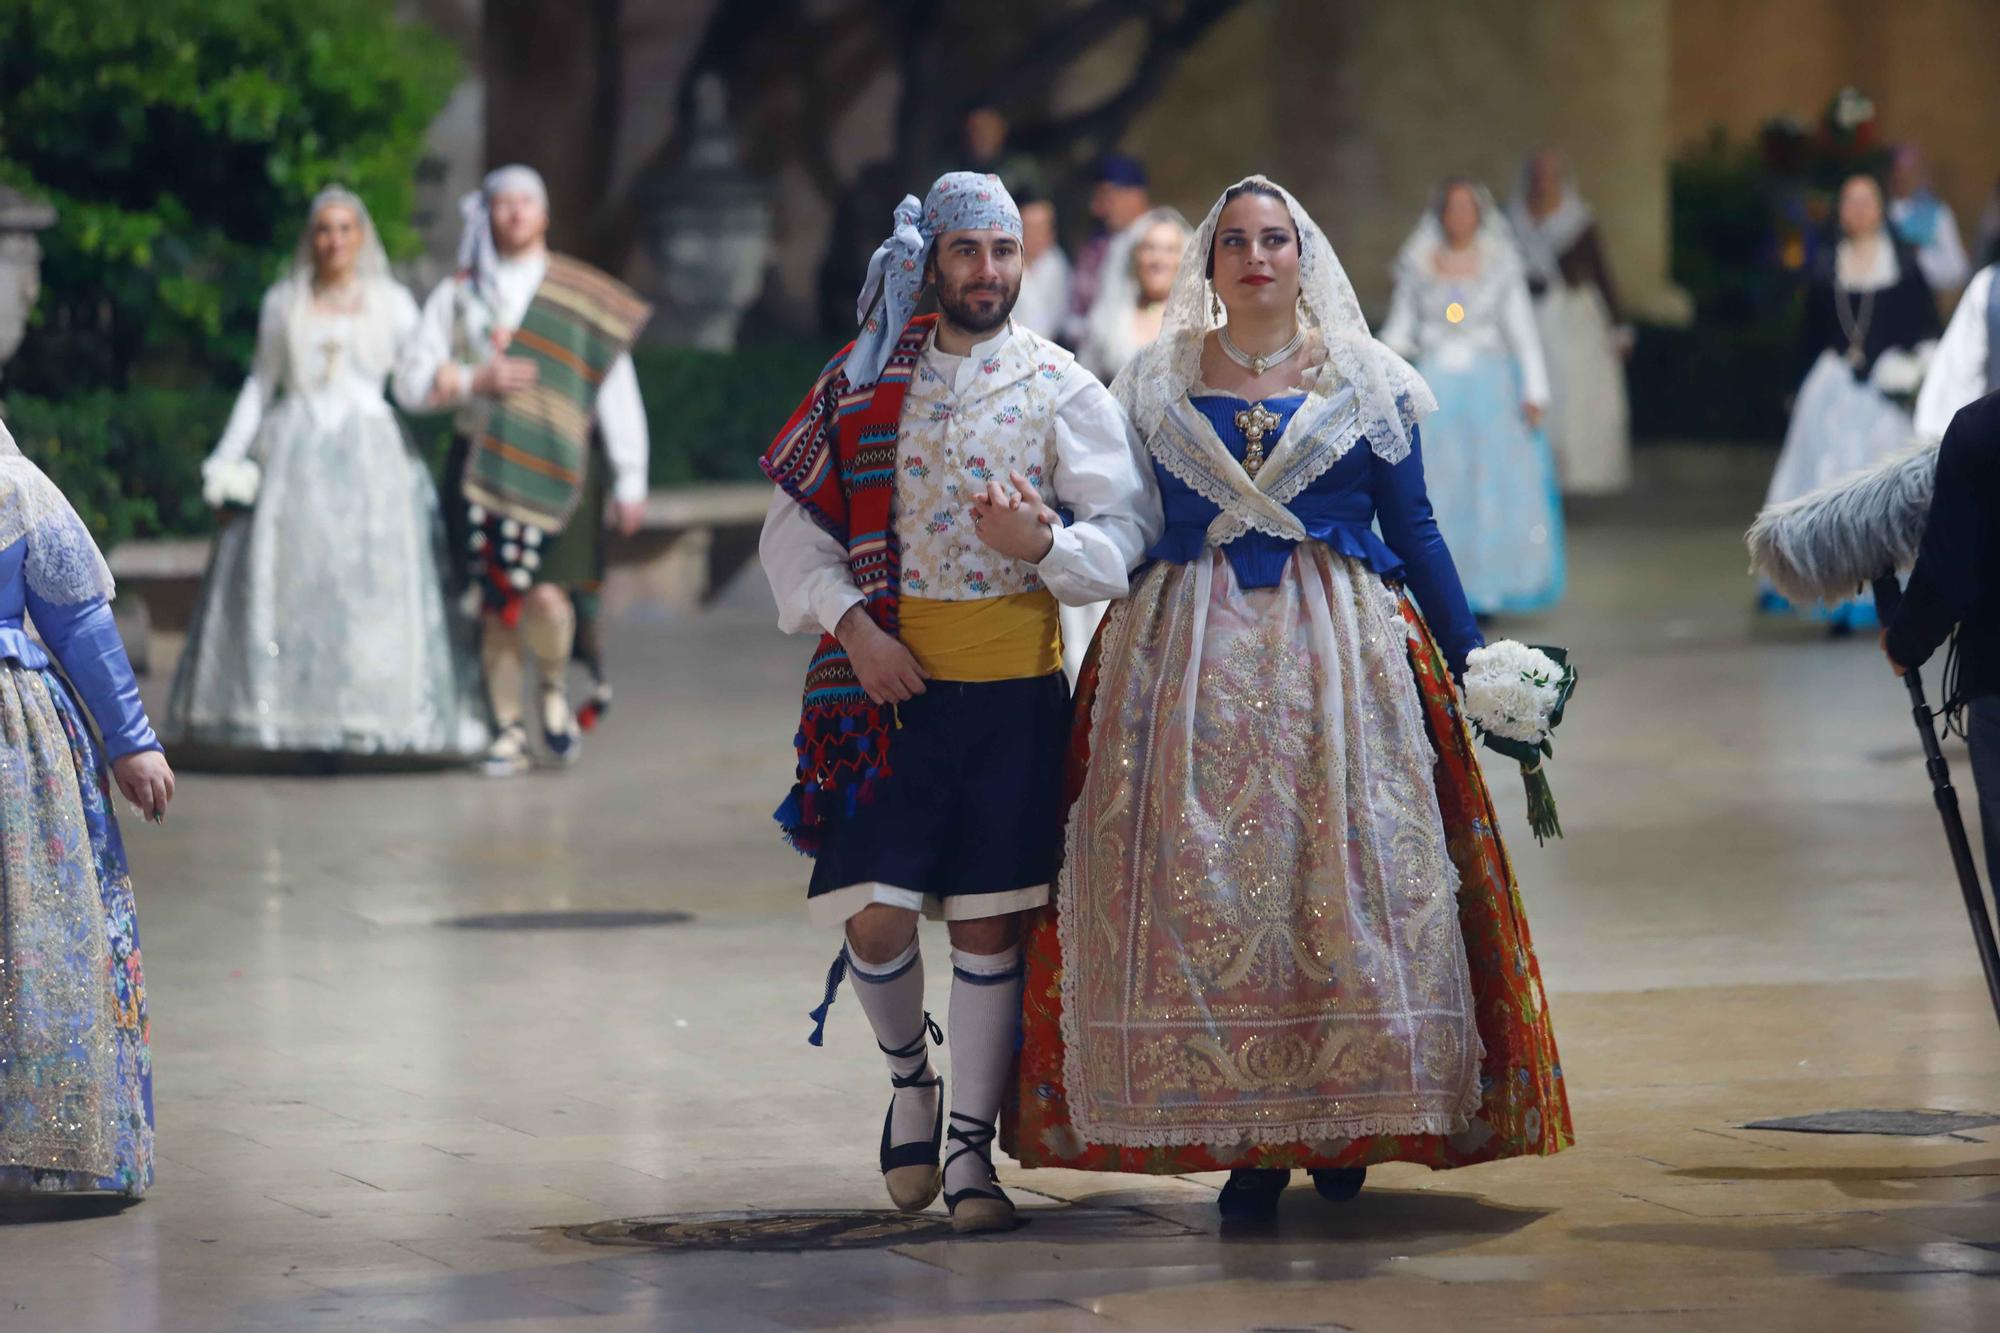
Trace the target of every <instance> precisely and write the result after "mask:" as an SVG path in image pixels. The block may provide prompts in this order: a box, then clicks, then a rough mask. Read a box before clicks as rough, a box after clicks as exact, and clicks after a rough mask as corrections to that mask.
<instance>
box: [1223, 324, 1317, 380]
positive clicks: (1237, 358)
mask: <svg viewBox="0 0 2000 1333" xmlns="http://www.w3.org/2000/svg"><path fill="white" fill-rule="evenodd" d="M1215 336H1216V341H1218V342H1219V343H1221V344H1222V354H1223V355H1224V356H1226V357H1228V358H1229V359H1230V360H1231V361H1234V362H1235V363H1236V364H1237V365H1239V366H1241V367H1243V368H1244V369H1245V370H1247V371H1249V372H1250V373H1251V374H1252V375H1262V374H1263V373H1264V372H1265V371H1267V370H1269V369H1270V368H1271V367H1272V366H1281V365H1283V364H1284V363H1285V362H1287V361H1289V360H1291V359H1292V358H1293V357H1295V356H1297V355H1298V353H1299V349H1300V348H1301V347H1304V346H1305V345H1306V331H1305V329H1304V328H1300V329H1298V330H1297V331H1295V332H1294V333H1293V334H1292V340H1291V341H1290V342H1288V343H1286V344H1285V345H1284V346H1283V347H1280V348H1279V349H1278V350H1277V351H1275V352H1268V353H1265V354H1264V355H1262V356H1252V355H1251V354H1250V353H1248V352H1246V351H1244V350H1243V349H1242V348H1241V347H1238V346H1237V345H1236V343H1235V340H1234V339H1232V338H1231V337H1230V336H1229V330H1228V329H1227V328H1226V327H1225V328H1220V329H1217V330H1216V331H1215Z"/></svg>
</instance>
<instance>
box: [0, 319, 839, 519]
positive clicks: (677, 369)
mask: <svg viewBox="0 0 2000 1333" xmlns="http://www.w3.org/2000/svg"><path fill="white" fill-rule="evenodd" d="M825 362H826V349H825V348H823V347H820V346H816V345H802V344H797V343H767V344H762V345H759V346H754V347H748V348H745V349H743V350H741V351H737V352H699V351H695V350H693V349H691V348H655V347H644V348H640V349H639V350H638V352H637V353H635V355H634V366H635V368H636V369H637V370H638V372H639V392H640V395H641V396H642V397H643V398H644V400H645V403H646V416H647V420H648V423H649V425H650V426H651V428H652V437H653V463H652V469H651V472H652V483H653V485H654V486H655V487H656V488H658V487H668V486H685V485H689V484H699V483H701V482H708V481H757V480H760V479H761V478H762V477H763V474H762V473H761V472H759V471H758V470H757V459H758V457H759V455H761V454H762V453H763V452H764V448H765V446H766V445H768V444H769V443H770V442H771V437H772V436H773V435H775V434H777V433H778V428H779V427H780V426H782V425H784V424H785V419H786V418H787V417H789V416H790V415H791V413H792V409H793V408H794V407H796V406H797V405H798V401H799V399H800V398H801V397H803V396H804V395H805V392H806V390H807V389H808V388H810V387H811V385H812V382H813V380H814V378H816V377H817V376H818V374H819V372H820V368H821V367H822V366H823V365H824V364H825ZM232 401H233V396H232V394H231V393H230V391H228V390H224V389H181V388H159V387H140V388H133V389H128V390H125V391H123V392H119V391H116V390H111V389H93V390H90V391H87V392H84V393H78V394H71V395H69V396H67V397H65V398H62V399H48V398H42V397H37V396H34V395H31V394H26V393H14V394H11V395H10V396H9V397H8V398H7V399H6V400H5V402H4V403H0V418H4V419H5V420H6V422H7V426H8V429H9V430H11V431H12V432H13V434H14V435H15V437H16V438H17V439H18V440H19V441H20V443H21V448H22V450H23V451H24V452H25V453H26V454H27V455H28V457H30V458H32V459H34V460H35V461H36V462H37V463H39V464H40V465H41V467H42V469H43V470H44V471H45V472H47V473H48V474H49V476H50V477H51V478H52V479H53V480H54V481H55V483H56V485H58V486H60V487H61V488H62V491H63V494H65V495H67V496H68V497H69V498H70V502H71V503H72V504H74V505H75V506H76V508H77V511H78V512H79V513H80V514H82V515H83V519H84V522H86V523H87V524H89V525H90V530H91V532H92V534H93V535H94V536H96V538H97V540H98V543H99V544H100V545H101V546H103V547H104V548H105V549H106V550H109V549H111V548H112V547H113V546H116V545H117V544H118V543H119V542H123V541H130V540H133V539H135V538H146V537H188V536H200V535H202V534H204V533H207V532H210V531H212V530H213V529H214V526H215V522H214V518H213V516H212V515H211V514H210V513H209V510H208V508H207V506H206V505H204V504H203V503H202V499H201V461H202V459H204V458H206V457H207V456H208V451H209V450H210V449H212V448H214V446H215V442H216V441H217V440H218V439H220V438H221V437H222V428H223V426H224V424H225V423H226V422H227V421H228V420H229V408H230V404H231V402H232ZM404 424H405V425H406V426H407V427H408V428H409V432H410V437H411V440H412V441H413V442H414V444H415V446H416V449H417V451H418V453H419V455H420V456H421V457H423V458H424V459H425V460H426V461H428V462H429V463H430V465H431V469H432V473H433V475H437V474H439V473H441V472H442V471H443V468H444V459H445V453H446V451H447V450H448V449H449V448H450V445H451V429H452V425H451V417H450V415H449V414H440V415H436V416H425V417H415V418H406V419H405V423H404Z"/></svg>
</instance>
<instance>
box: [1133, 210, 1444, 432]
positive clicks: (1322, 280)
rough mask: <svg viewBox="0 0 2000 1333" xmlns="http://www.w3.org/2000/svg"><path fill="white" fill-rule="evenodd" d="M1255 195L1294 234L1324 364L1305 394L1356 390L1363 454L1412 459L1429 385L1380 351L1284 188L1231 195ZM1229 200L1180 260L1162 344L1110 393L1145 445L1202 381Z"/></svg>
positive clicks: (1312, 227)
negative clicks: (1284, 213)
mask: <svg viewBox="0 0 2000 1333" xmlns="http://www.w3.org/2000/svg"><path fill="white" fill-rule="evenodd" d="M1244 186H1256V187H1259V188H1260V189H1266V190H1270V191H1272V192H1273V193H1275V194H1276V195H1277V196H1278V198H1279V199H1281V200H1283V201H1284V204H1285V208H1286V209H1287V210H1288V211H1289V212H1290V213H1291V216H1292V225H1293V226H1294V228H1296V229H1297V231H1298V235H1299V295H1300V299H1301V300H1302V302H1303V303H1304V305H1305V315H1304V318H1305V321H1306V323H1307V326H1308V327H1310V328H1312V329H1314V330H1316V331H1317V332H1318V334H1319V338H1320V341H1321V342H1322V343H1323V344H1324V345H1325V347H1326V356H1327V361H1326V364H1327V365H1328V366H1329V367H1331V368H1332V369H1333V370H1334V371H1335V372H1336V373H1335V374H1327V373H1325V372H1324V371H1322V372H1321V374H1320V376H1319V379H1318V382H1317V383H1316V384H1315V385H1314V387H1313V390H1312V392H1313V393H1314V394H1315V395H1318V396H1324V397H1331V396H1332V395H1333V394H1335V393H1337V392H1338V391H1339V390H1340V388H1341V387H1342V386H1343V385H1353V386H1354V390H1355V395H1356V400H1357V403H1358V405H1359V408H1360V412H1361V420H1362V428H1363V429H1364V430H1365V432H1366V433H1367V436H1368V445H1369V448H1370V449H1372V450H1373V451H1374V452H1375V454H1376V455H1377V456H1378V457H1380V458H1381V459H1383V461H1385V462H1389V463H1399V462H1401V461H1402V460H1403V459H1404V458H1406V457H1408V455H1409V453H1410V427H1412V426H1414V425H1415V424H1416V423H1417V422H1418V421H1419V420H1421V419H1422V418H1423V417H1425V416H1426V415H1428V414H1429V413H1431V412H1434V411H1436V410H1437V399H1436V398H1434V397H1432V396H1431V391H1430V386H1429V385H1427V384H1425V383H1424V380H1423V377H1422V376H1421V375H1419V374H1417V372H1416V371H1415V370H1413V369H1412V368H1411V367H1410V364H1409V362H1407V361H1405V360H1403V358H1402V357H1400V356H1398V355H1396V354H1395V353H1394V352H1392V351H1390V350H1389V348H1388V347H1387V346H1386V345H1385V344H1383V343H1380V342H1377V341H1376V339H1375V336H1374V335H1373V334H1371V333H1370V332H1369V331H1368V321H1367V319H1366V318H1365V317H1364V316H1363V315H1362V313H1361V302H1360V301H1359V300H1358V299H1356V297H1355V295H1354V284H1353V283H1351V282H1349V281H1348V280H1347V270H1346V269H1344V268H1342V267H1341V265H1340V260H1339V258H1338V257H1337V256H1336V255H1335V254H1334V253H1333V246H1332V245H1331V244H1329V243H1328V241H1327V239H1326V233H1324V232H1322V231H1321V230H1320V229H1319V227H1318V226H1317V225H1316V224H1315V223H1314V222H1313V220H1312V218H1311V217H1310V216H1309V215H1308V214H1307V213H1306V211H1305V209H1303V208H1301V207H1300V206H1299V201H1298V200H1296V199H1294V198H1293V197H1292V196H1291V194H1290V193H1289V192H1288V191H1286V189H1285V188H1284V187H1283V186H1281V185H1278V184H1276V183H1274V182H1272V181H1270V180H1267V179H1266V178H1264V177H1262V176H1247V177H1245V178H1244V179H1243V180H1241V181H1238V182H1237V183H1236V185H1235V186H1232V187H1231V189H1240V188H1242V187H1244ZM1228 197H1229V195H1228V192H1224V194H1223V195H1222V196H1221V197H1220V198H1218V199H1217V200H1216V201H1215V206H1214V207H1213V208H1211V209H1209V210H1208V216H1207V217H1205V218H1203V219H1202V223H1201V226H1200V227H1199V228H1197V229H1196V231H1195V234H1194V239H1193V240H1192V241H1190V242H1189V243H1188V248H1187V251H1186V253H1185V254H1183V255H1182V256H1181V267H1180V272H1179V273H1178V274H1176V275H1175V277H1174V290H1173V294H1172V295H1171V296H1169V297H1168V298H1167V311H1166V317H1165V319H1164V321H1163V322H1162V323H1161V325H1160V336H1159V339H1158V340H1157V341H1155V342H1153V343H1152V344H1150V345H1149V346H1147V347H1146V348H1145V349H1144V350H1143V351H1141V352H1140V353H1139V355H1138V356H1137V357H1135V358H1133V360H1132V363H1131V364H1130V365H1128V366H1127V367H1126V368H1125V370H1124V371H1123V372H1122V373H1121V374H1120V375H1119V376H1118V379H1117V381H1116V382H1115V383H1114V384H1113V385H1112V393H1113V394H1114V395H1116V397H1117V398H1118V401H1119V402H1120V403H1121V404H1123V405H1124V407H1125V410H1126V411H1127V412H1128V413H1129V414H1130V415H1131V417H1132V424H1133V425H1134V426H1136V427H1137V428H1138V431H1139V436H1140V438H1141V439H1148V438H1150V437H1151V436H1152V435H1153V433H1154V432H1155V431H1156V430H1157V429H1158V428H1159V425H1160V422H1161V420H1162V419H1163V418H1164V417H1165V416H1166V413H1167V411H1168V409H1169V408H1171V407H1172V406H1173V405H1174V404H1175V403H1177V402H1179V401H1180V400H1181V399H1182V398H1183V397H1185V396H1186V395H1187V392H1188V390H1189V389H1191V388H1193V387H1194V385H1195V384H1196V382H1197V381H1199V380H1200V378H1201V350H1202V343H1203V341H1204V340H1205V339H1206V338H1207V337H1208V334H1209V332H1210V330H1212V329H1214V328H1215V327H1217V323H1218V321H1217V320H1216V319H1215V318H1214V317H1213V315H1212V314H1211V311H1210V306H1209V291H1210V288H1209V282H1208V257H1209V255H1210V253H1211V252H1212V251H1213V249H1214V247H1215V228H1216V219H1218V218H1219V217H1221V215H1222V206H1223V203H1224V202H1225V201H1226V200H1227V199H1228Z"/></svg>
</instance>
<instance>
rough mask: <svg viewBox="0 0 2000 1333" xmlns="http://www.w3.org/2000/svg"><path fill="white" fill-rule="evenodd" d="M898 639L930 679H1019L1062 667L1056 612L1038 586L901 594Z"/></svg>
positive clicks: (1058, 624)
mask: <svg viewBox="0 0 2000 1333" xmlns="http://www.w3.org/2000/svg"><path fill="white" fill-rule="evenodd" d="M900 605H901V614H902V638H903V645H904V646H905V647H906V648H908V649H909V650H910V652H911V654H912V655H914V656H915V657H916V659H917V664H918V665H919V666H921V667H923V669H924V670H925V671H926V672H928V673H929V674H930V676H931V677H932V678H933V679H935V680H962V681H990V680H1023V679H1026V678H1029V677H1033V676H1046V675H1048V674H1049V673H1050V672H1054V671H1060V670H1062V618H1061V617H1060V616H1059V615H1058V614H1057V610H1056V599H1055V597H1054V596H1052V595H1051V594H1050V593H1049V591H1048V590H1047V589H1046V588H1044V589H1040V590H1038V591H1035V592H1022V593H1015V594H1014V595H1013V596H1011V597H981V598H979V599H977V600H975V601H970V602H940V601H935V600H933V599H931V598H928V597H904V598H903V599H902V600H901V603H900Z"/></svg>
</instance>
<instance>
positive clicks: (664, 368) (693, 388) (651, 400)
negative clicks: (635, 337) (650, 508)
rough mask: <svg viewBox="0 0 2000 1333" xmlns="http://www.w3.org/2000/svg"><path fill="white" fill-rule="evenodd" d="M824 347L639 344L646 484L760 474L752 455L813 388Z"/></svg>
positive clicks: (636, 363)
mask: <svg viewBox="0 0 2000 1333" xmlns="http://www.w3.org/2000/svg"><path fill="white" fill-rule="evenodd" d="M830 351H831V349H830V348H827V347H824V346H821V345H819V344H802V343H789V342H774V343H761V344H755V345H751V346H746V347H742V348H739V349H738V350H736V351H734V352H703V351H697V350H696V349H694V348H691V347H642V348H640V349H639V350H638V351H637V352H635V353H634V354H633V368H634V369H636V370H637V371H638V372H639V392H640V394H641V396H642V397H644V399H645V400H646V418H647V421H648V423H649V425H650V426H651V427H652V434H653V468H652V480H653V485H654V486H655V487H663V486H684V485H686V484H687V483H689V482H699V481H756V480H759V479H760V478H762V476H763V475H764V474H763V473H762V472H760V471H758V470H757V459H758V457H759V456H760V455H762V454H763V452H764V449H765V447H766V446H768V445H769V444H770V443H771V437H772V436H773V435H776V434H777V433H778V428H779V427H780V426H782V425H784V424H785V421H786V419H787V418H788V417H790V416H791V414H792V409H793V408H795V407H797V406H798V405H799V400H800V399H801V398H803V397H805V395H806V391H807V390H808V389H810V388H812V384H813V381H814V380H815V379H817V378H818V377H819V372H820V370H821V369H822V368H823V367H824V366H825V365H826V358H827V356H828V354H829V353H830Z"/></svg>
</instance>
